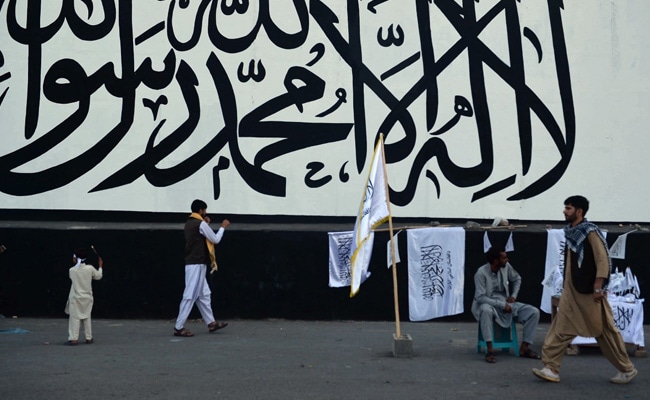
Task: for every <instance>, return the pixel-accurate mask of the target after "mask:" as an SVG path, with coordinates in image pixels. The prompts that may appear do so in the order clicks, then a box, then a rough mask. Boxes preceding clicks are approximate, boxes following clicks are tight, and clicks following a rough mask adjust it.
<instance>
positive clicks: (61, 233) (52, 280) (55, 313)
mask: <svg viewBox="0 0 650 400" xmlns="http://www.w3.org/2000/svg"><path fill="white" fill-rule="evenodd" d="M30 225H31V226H29V227H20V226H9V227H7V226H0V242H1V243H3V244H5V245H6V246H7V251H6V252H4V253H2V254H0V314H3V315H5V316H12V315H17V316H19V317H20V316H22V317H27V316H34V317H39V316H41V317H45V316H47V317H65V314H64V313H63V309H64V306H65V302H66V299H67V296H68V291H69V289H70V282H69V278H68V275H67V269H68V268H69V267H70V266H72V259H71V258H72V250H73V248H74V247H76V246H80V245H81V246H87V247H89V246H90V245H91V244H92V245H94V246H95V247H96V248H97V250H98V251H99V252H100V254H101V256H102V257H103V258H104V262H105V270H104V278H103V279H102V280H101V281H98V282H95V283H94V291H95V306H94V310H93V316H94V317H96V318H163V319H174V318H175V317H176V314H177V312H178V304H179V301H180V299H181V296H182V292H183V285H184V281H183V279H184V268H183V245H184V243H183V231H182V222H179V223H178V224H171V225H169V226H167V225H166V224H144V225H138V228H137V229H134V228H132V226H131V224H111V225H107V226H108V227H106V226H100V227H96V226H95V225H94V224H86V225H85V226H82V227H80V228H79V227H77V228H73V229H70V228H65V229H59V228H56V224H55V225H54V226H55V227H54V228H39V225H40V224H39V223H34V222H32V223H30ZM161 226H162V227H161ZM350 229H351V227H350ZM628 230H629V229H628ZM484 233H485V230H484V229H473V230H467V231H466V249H465V258H466V266H465V271H464V272H465V298H464V307H465V312H464V313H463V314H461V315H457V316H454V317H448V319H453V320H455V319H458V320H467V321H471V320H473V317H472V315H471V313H470V305H471V301H472V296H473V293H474V283H473V275H474V273H475V271H476V269H477V268H478V267H479V266H480V265H482V264H483V263H484V256H483V235H484ZM509 234H510V231H508V230H491V231H490V232H489V235H490V240H491V242H492V243H493V244H495V245H499V244H500V245H503V244H505V242H506V240H507V238H508V235H509ZM617 236H618V234H615V233H611V232H610V234H609V235H608V242H609V243H610V244H611V243H613V242H614V240H615V239H616V237H617ZM513 237H514V242H515V251H513V252H511V253H510V254H509V256H510V260H511V263H512V264H513V265H514V266H515V267H516V268H517V270H518V271H519V273H520V274H521V275H522V277H523V286H522V290H521V293H520V296H519V300H520V301H523V302H527V303H531V304H534V305H539V301H540V298H541V292H542V286H541V284H540V283H541V281H542V280H543V278H544V276H543V275H544V260H545V256H546V231H545V230H544V229H536V230H529V231H523V230H522V231H520V230H515V231H514V232H513ZM387 241H388V232H385V231H380V232H377V234H376V235H375V246H374V250H373V256H372V260H371V264H370V271H371V273H372V276H371V277H370V278H369V279H368V280H367V281H366V282H365V283H364V284H363V285H362V287H361V290H360V292H359V294H358V295H357V296H355V297H354V298H350V297H349V289H348V288H342V289H333V288H330V287H328V276H329V275H328V238H327V231H326V230H320V229H318V230H316V229H314V230H309V229H306V228H305V227H304V226H302V227H301V228H300V229H297V230H296V229H293V230H292V229H273V225H271V224H269V225H264V229H246V230H242V229H236V226H233V229H228V230H227V232H226V235H225V236H224V239H223V241H222V243H220V244H219V245H218V246H217V254H218V262H219V271H218V272H217V273H216V274H215V275H213V276H211V277H209V282H210V285H211V288H212V292H213V294H212V304H213V308H214V311H215V314H216V317H217V318H287V319H324V320H329V319H336V320H387V321H390V320H394V319H395V316H394V306H393V283H392V274H391V272H390V270H389V269H387V268H386V247H385V243H386V242H387ZM399 250H400V254H401V258H402V262H401V263H400V264H398V267H397V268H398V289H399V310H400V316H401V319H402V320H408V277H407V268H408V265H407V263H408V260H407V255H406V240H404V239H402V240H400V241H399ZM90 258H91V262H93V263H95V261H94V260H93V257H90ZM649 259H650V232H635V233H631V234H630V235H629V236H628V243H627V258H626V259H625V260H613V261H614V265H615V266H618V267H619V269H624V268H625V267H626V266H630V267H632V270H633V272H634V273H635V274H636V275H637V277H638V280H639V284H640V286H641V293H642V296H643V295H645V294H646V293H648V290H649V289H650V269H649V268H647V266H646V265H647V260H649ZM645 306H646V305H645V303H644V307H645ZM542 314H543V313H542ZM543 315H544V317H543V318H549V316H547V315H545V314H543ZM191 317H192V318H199V317H200V316H199V314H198V311H196V310H194V311H193V313H192V316H191Z"/></svg>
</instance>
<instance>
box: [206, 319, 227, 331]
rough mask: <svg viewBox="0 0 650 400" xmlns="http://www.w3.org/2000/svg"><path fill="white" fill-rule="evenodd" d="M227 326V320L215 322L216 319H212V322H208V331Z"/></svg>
mask: <svg viewBox="0 0 650 400" xmlns="http://www.w3.org/2000/svg"><path fill="white" fill-rule="evenodd" d="M227 326H228V323H227V322H217V321H214V322H212V323H210V324H209V325H208V332H210V333H212V332H216V331H218V330H219V329H223V328H225V327H227Z"/></svg>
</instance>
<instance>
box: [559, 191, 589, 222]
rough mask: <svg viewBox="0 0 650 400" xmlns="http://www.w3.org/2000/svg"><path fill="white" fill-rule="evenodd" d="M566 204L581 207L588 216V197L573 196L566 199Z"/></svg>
mask: <svg viewBox="0 0 650 400" xmlns="http://www.w3.org/2000/svg"><path fill="white" fill-rule="evenodd" d="M564 205H565V206H573V208H576V209H577V208H579V209H581V210H582V216H583V217H584V216H586V215H587V211H589V200H587V198H586V197H584V196H571V197H569V198H567V199H566V200H564Z"/></svg>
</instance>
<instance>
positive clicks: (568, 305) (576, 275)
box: [533, 196, 637, 383]
mask: <svg viewBox="0 0 650 400" xmlns="http://www.w3.org/2000/svg"><path fill="white" fill-rule="evenodd" d="M588 209H589V201H588V200H587V199H586V198H584V197H583V196H572V197H569V198H568V199H566V201H565V202H564V216H565V219H566V221H567V222H569V225H568V226H567V227H566V228H565V230H564V231H565V237H566V243H567V248H566V249H565V270H564V288H563V290H562V297H561V298H560V304H559V307H558V312H557V314H556V316H555V318H554V319H553V321H552V322H551V326H550V328H549V331H548V333H547V335H546V339H545V340H544V346H543V347H542V362H543V363H544V368H542V369H537V368H534V369H533V374H535V375H536V376H537V377H539V378H541V379H545V380H547V381H551V382H559V381H560V366H561V363H562V358H563V357H564V354H565V351H566V348H567V346H568V345H569V344H570V343H571V342H572V341H573V339H574V338H575V337H576V336H584V337H594V338H596V341H597V342H598V345H599V347H600V349H601V351H602V353H603V355H604V356H605V357H606V358H607V360H608V361H609V362H610V363H611V364H612V365H613V366H614V367H616V369H617V370H618V371H619V372H618V373H617V374H616V375H615V376H614V377H612V378H611V379H610V381H611V382H613V383H628V382H630V381H631V380H632V379H633V378H634V377H635V376H636V375H637V370H636V369H635V368H634V365H633V364H632V362H631V361H630V358H629V356H628V354H627V350H626V348H625V343H624V342H623V337H622V336H621V334H620V332H619V331H618V329H617V328H616V325H614V317H613V314H612V307H611V306H610V304H609V302H608V301H607V294H606V288H605V287H604V286H603V285H604V284H605V283H606V282H607V279H608V278H609V273H610V261H609V254H608V251H607V245H606V242H605V239H604V236H603V234H602V232H600V230H599V229H598V227H597V226H596V225H595V224H593V223H591V222H589V221H587V219H586V218H585V215H586V214H587V210H588Z"/></svg>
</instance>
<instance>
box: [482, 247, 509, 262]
mask: <svg viewBox="0 0 650 400" xmlns="http://www.w3.org/2000/svg"><path fill="white" fill-rule="evenodd" d="M505 252H506V250H505V249H504V248H503V247H496V246H492V247H490V249H489V250H488V251H487V253H485V258H487V262H488V264H492V262H493V261H494V260H498V259H499V258H501V253H505Z"/></svg>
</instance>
